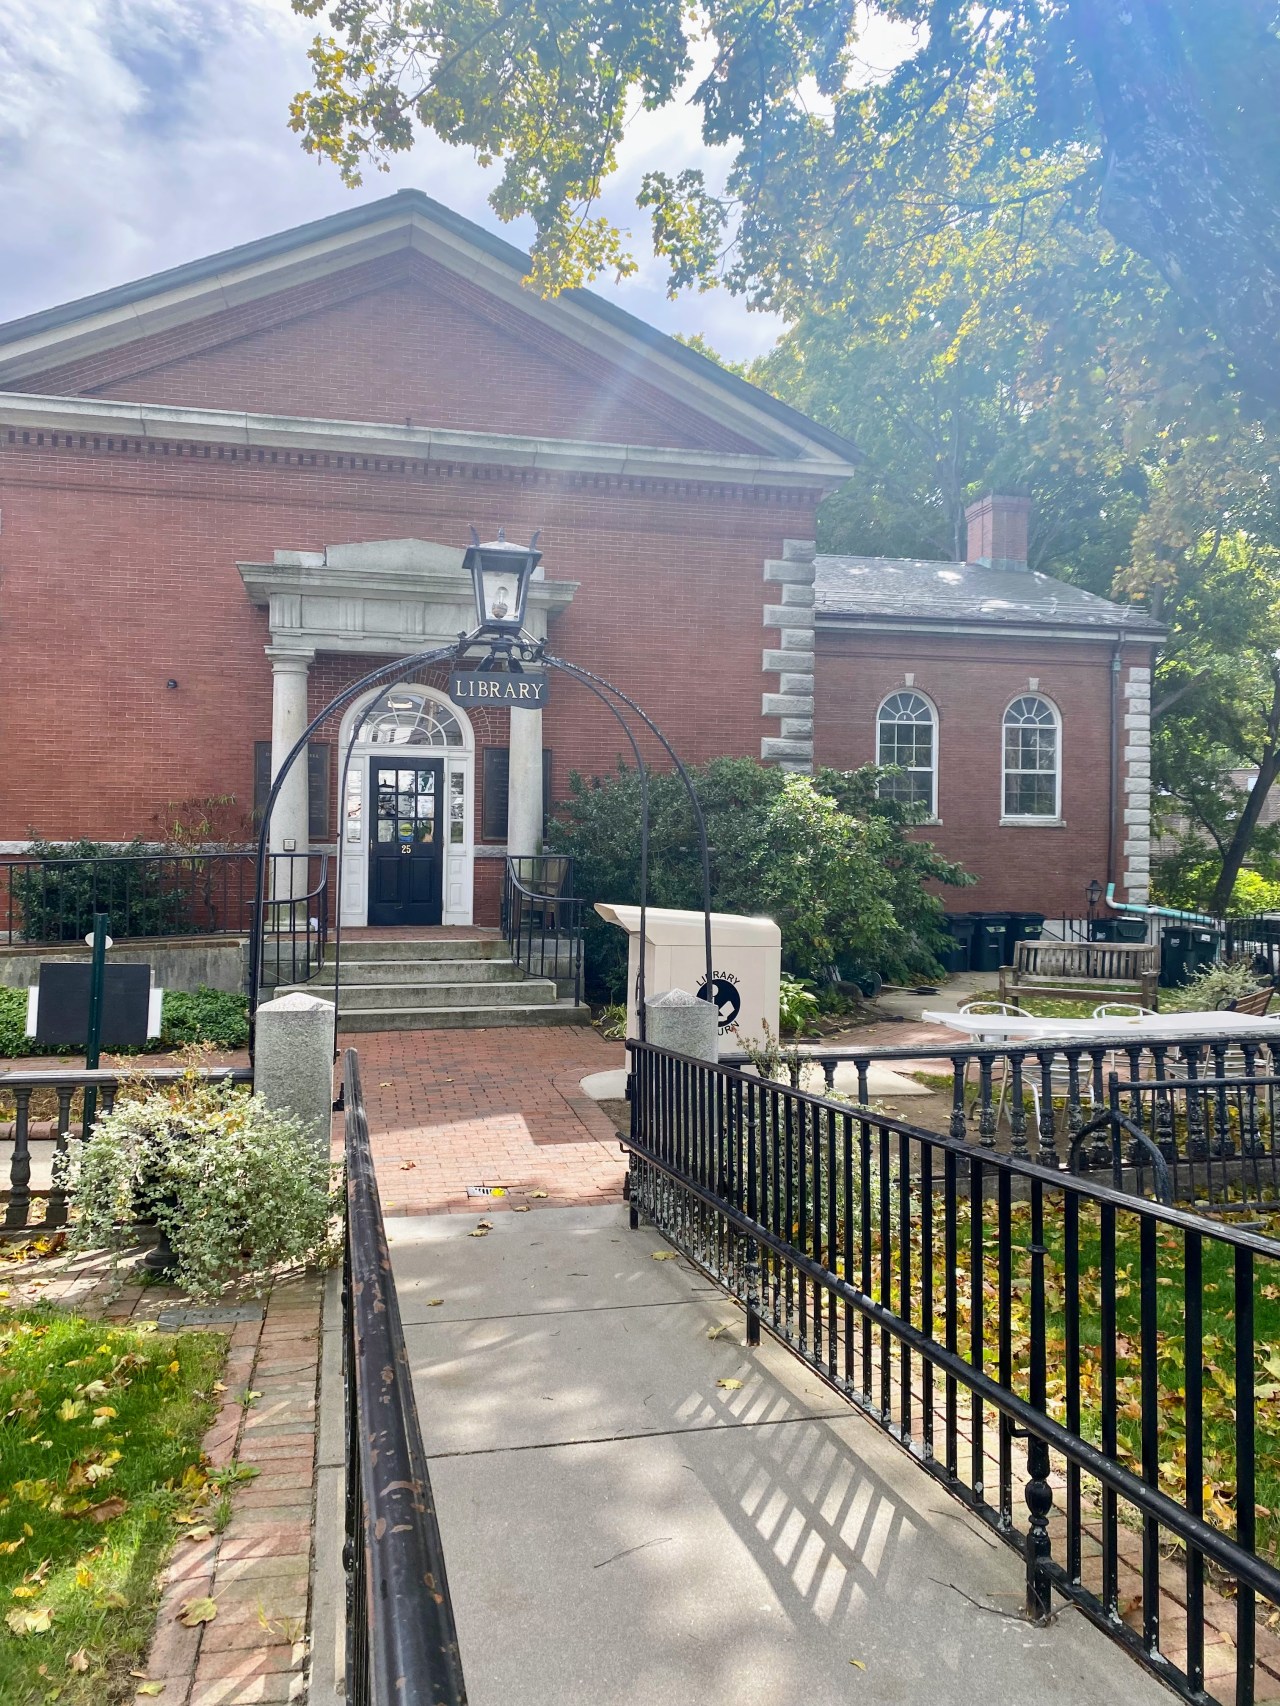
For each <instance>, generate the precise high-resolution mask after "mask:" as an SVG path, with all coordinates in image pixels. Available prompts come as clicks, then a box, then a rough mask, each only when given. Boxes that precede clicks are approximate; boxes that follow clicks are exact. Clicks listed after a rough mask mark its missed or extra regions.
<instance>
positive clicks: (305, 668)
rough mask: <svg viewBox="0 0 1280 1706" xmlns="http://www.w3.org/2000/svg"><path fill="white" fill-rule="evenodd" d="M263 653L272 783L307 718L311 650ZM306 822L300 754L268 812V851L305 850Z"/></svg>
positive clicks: (304, 769)
mask: <svg viewBox="0 0 1280 1706" xmlns="http://www.w3.org/2000/svg"><path fill="white" fill-rule="evenodd" d="M267 656H268V657H269V658H270V659H271V780H272V781H273V782H274V781H275V779H276V777H277V776H278V775H279V773H280V769H281V766H282V765H283V764H284V761H285V759H286V758H287V757H288V756H289V753H290V752H291V751H292V749H293V746H294V743H295V742H296V741H297V739H298V737H299V735H301V734H302V732H303V730H304V729H305V728H306V726H307V723H308V720H309V719H308V717H307V676H308V673H309V671H310V669H311V660H312V658H313V657H314V656H315V653H314V652H300V651H289V650H286V649H284V648H282V647H280V646H268V647H267ZM307 822H308V818H307V759H306V754H305V753H304V754H302V756H301V757H299V758H298V759H297V761H296V762H295V764H294V766H293V769H292V770H291V771H290V772H289V775H288V777H287V778H286V780H285V784H284V786H283V788H281V790H280V797H279V799H277V801H276V805H275V810H274V811H273V812H272V814H271V851H272V852H273V853H305V852H306V851H307V848H308V846H309V836H308V834H307ZM304 887H305V885H304Z"/></svg>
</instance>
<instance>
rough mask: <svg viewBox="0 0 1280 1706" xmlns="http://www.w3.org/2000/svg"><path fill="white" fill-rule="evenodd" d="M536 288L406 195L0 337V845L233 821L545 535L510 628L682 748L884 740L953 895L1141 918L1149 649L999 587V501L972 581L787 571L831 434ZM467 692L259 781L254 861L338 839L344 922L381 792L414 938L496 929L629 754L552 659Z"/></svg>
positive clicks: (344, 730)
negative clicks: (573, 798)
mask: <svg viewBox="0 0 1280 1706" xmlns="http://www.w3.org/2000/svg"><path fill="white" fill-rule="evenodd" d="M527 270H528V259H527V257H526V256H524V255H522V254H521V253H520V252H519V251H517V250H515V249H513V248H512V247H511V246H510V245H508V244H506V243H504V242H502V241H501V240H500V239H498V238H496V237H494V236H492V235H491V234H490V233H488V232H486V231H484V230H482V229H481V228H480V227H478V226H476V225H474V224H472V223H471V222H470V221H468V220H465V219H463V218H461V217H459V216H458V215H457V214H454V213H452V212H451V211H450V210H448V209H447V208H444V207H442V206H440V205H439V204H438V203H435V202H433V201H431V200H430V199H429V198H428V197H426V196H424V195H422V194H421V193H419V192H417V191H402V192H400V193H399V194H397V195H394V196H390V197H387V198H385V199H383V200H381V201H375V202H371V203H366V204H364V205H362V206H360V207H357V208H351V209H348V210H346V211H344V212H342V213H340V214H337V215H335V216H333V217H332V218H330V219H325V220H320V221H317V222H315V223H313V224H310V225H305V226H302V227H299V228H298V229H296V230H293V231H288V232H284V233H281V234H279V235H276V236H272V237H268V238H265V239H262V240H260V241H258V242H254V243H249V244H246V245H244V246H242V247H240V248H238V249H233V250H229V251H227V252H225V253H223V254H219V255H214V256H210V257H208V258H206V259H204V260H200V261H196V262H193V263H191V264H190V265H188V266H184V267H179V268H176V269H174V270H173V271H171V272H168V273H162V274H159V275H157V276H155V277H152V278H149V279H144V280H141V281H139V282H137V283H135V284H130V285H124V286H121V287H119V288H117V289H113V290H108V291H104V292H102V293H101V294H99V295H97V296H93V297H89V298H86V299H84V300H82V301H79V302H75V303H71V304H69V305H66V306H64V307H58V308H52V309H49V310H47V311H45V312H43V313H39V314H34V315H30V316H28V317H27V318H25V319H23V320H19V321H14V322H12V323H10V324H8V325H5V326H0V660H2V661H3V666H4V670H5V675H6V679H7V680H9V681H10V682H11V683H13V682H22V683H23V684H24V685H23V688H22V691H21V692H20V693H11V695H10V696H9V697H8V699H7V702H6V762H5V765H4V769H3V775H2V776H0V840H3V841H4V843H5V846H6V848H7V849H8V850H10V851H19V850H21V849H22V848H23V847H25V845H26V844H27V839H28V837H29V835H30V834H31V833H32V832H33V831H35V832H38V833H39V834H40V835H43V836H46V837H50V838H54V839H61V840H69V839H72V838H75V837H79V836H86V837H90V838H93V839H95V840H101V841H108V842H112V841H115V842H124V841H127V840H129V839H130V838H131V837H133V836H135V835H141V836H143V837H144V838H146V837H148V836H154V835H155V833H156V829H157V824H158V821H160V820H161V819H162V817H163V815H164V813H165V810H166V807H171V806H172V805H173V803H174V802H180V801H184V800H206V799H212V798H225V797H226V796H234V798H235V800H236V802H237V803H238V804H239V806H241V807H243V808H244V810H245V814H246V816H247V815H248V813H249V812H250V811H251V810H252V808H253V807H254V805H255V803H260V801H261V798H262V795H263V792H264V790H265V787H267V786H269V783H270V780H271V777H272V775H273V774H274V772H275V771H276V770H277V769H278V767H279V765H280V762H281V760H282V758H283V755H284V753H285V752H286V751H287V750H288V748H289V747H290V745H291V744H292V743H293V742H294V741H295V740H296V739H297V737H298V735H299V734H300V733H301V731H302V730H303V729H304V728H305V727H306V724H307V722H308V720H309V719H310V718H311V717H313V716H314V715H315V714H316V713H317V712H318V711H319V710H320V709H321V708H322V707H323V706H324V705H325V704H326V703H327V702H328V701H329V699H331V698H332V697H333V695H334V694H335V692H337V691H338V690H339V689H340V688H342V687H343V686H345V685H347V684H349V683H351V682H353V681H354V680H356V679H357V678H358V677H359V676H360V675H362V674H364V673H365V672H367V671H368V670H369V669H371V668H373V667H374V666H375V665H377V664H379V663H382V662H391V661H392V660H394V659H396V658H399V657H408V656H410V655H412V654H413V653H416V652H420V651H424V650H426V649H428V648H429V647H431V646H434V645H444V644H447V643H449V642H450V641H452V640H453V639H455V638H456V636H457V635H458V633H459V632H461V631H465V630H466V629H468V628H469V627H470V626H471V625H472V621H473V610H472V599H471V591H470V587H469V585H468V582H467V579H466V577H465V575H464V574H463V571H462V554H463V550H464V548H465V543H466V541H467V539H468V538H469V537H470V529H471V528H472V526H474V527H476V528H477V530H478V531H479V533H480V535H481V537H484V538H491V537H493V536H494V533H495V530H496V529H497V528H498V527H499V526H503V527H505V529H506V536H507V537H508V538H509V539H528V538H529V537H531V536H532V534H533V533H534V532H535V531H537V530H540V531H541V550H542V553H543V557H542V563H541V565H540V567H539V568H538V570H537V571H536V575H535V579H534V581H533V584H532V587H531V591H530V597H529V607H528V615H527V626H528V628H529V630H530V631H531V632H532V633H533V634H534V635H535V636H536V637H537V638H540V639H542V638H545V639H547V640H548V642H549V643H550V649H551V650H552V651H553V652H554V653H556V654H557V655H559V656H561V657H564V658H568V659H570V660H572V661H573V662H575V663H577V664H581V665H583V666H585V667H586V668H587V669H589V670H591V671H593V672H594V673H596V674H598V675H600V676H603V677H605V678H606V679H608V680H611V681H614V682H616V683H617V684H618V686H620V687H621V688H622V689H623V690H624V691H625V692H627V693H628V694H630V695H631V696H632V697H633V698H634V699H636V700H637V701H638V702H639V703H640V704H641V705H643V706H644V707H645V708H646V709H647V710H649V711H650V712H651V713H652V714H653V715H655V716H656V717H657V719H658V721H659V722H660V723H661V724H662V725H663V727H664V728H665V729H666V731H667V732H668V734H669V735H670V736H671V738H672V739H673V741H674V742H675V744H676V746H677V748H678V749H679V751H680V753H681V756H682V757H683V758H684V759H686V760H687V761H689V762H693V763H698V762H702V761H705V760H707V759H709V758H712V757H715V756H718V755H722V754H727V755H735V756H750V757H754V758H758V759H759V758H763V759H764V760H766V761H769V762H776V763H778V764H780V765H782V766H784V767H787V768H791V769H798V770H809V769H811V768H812V767H813V766H814V764H815V763H817V764H834V765H837V766H840V767H843V768H851V767H854V766H856V765H861V764H865V763H870V762H873V761H875V760H876V759H877V758H878V757H884V756H885V753H886V752H887V751H890V750H892V751H893V752H894V753H896V754H897V755H898V757H899V759H900V758H902V757H904V756H905V757H908V758H911V759H913V761H914V762H913V764H912V765H911V766H910V767H909V768H908V772H907V781H906V783H904V784H903V785H904V786H908V787H910V788H912V789H914V790H916V791H917V794H918V797H922V798H923V797H925V795H926V794H927V796H928V801H929V804H930V808H931V810H930V816H931V818H932V820H933V821H931V822H930V824H929V826H928V827H927V828H926V829H925V830H924V831H923V833H925V834H927V835H929V836H930V837H931V838H932V839H934V840H935V841H936V842H937V843H938V844H939V846H940V847H941V849H942V850H943V851H944V852H945V853H947V854H948V855H950V856H954V857H957V858H960V859H962V860H963V862H964V863H965V864H966V865H967V866H968V867H969V868H970V869H971V870H972V871H974V872H975V873H976V874H977V875H978V876H979V878H980V883H979V886H978V887H977V888H975V889H972V890H968V891H966V892H965V895H964V897H963V899H962V901H961V902H960V904H962V905H964V906H965V907H977V908H984V909H985V908H988V907H999V906H1002V905H1004V906H1026V907H1038V908H1040V909H1042V910H1045V911H1048V912H1078V911H1079V910H1080V893H1081V892H1082V891H1083V888H1084V886H1085V884H1087V882H1088V881H1089V879H1090V878H1091V877H1094V876H1097V877H1100V878H1106V877H1108V876H1113V877H1114V879H1115V880H1116V882H1117V886H1118V893H1119V894H1120V896H1121V897H1122V898H1129V899H1143V898H1145V896H1146V892H1147V877H1148V869H1149V867H1148V857H1149V855H1148V851H1147V849H1148V847H1149V842H1150V832H1149V809H1150V782H1149V745H1150V734H1149V717H1150V670H1151V664H1152V656H1153V648H1154V646H1155V644H1156V643H1157V642H1158V640H1159V638H1160V633H1159V630H1158V629H1157V628H1156V627H1155V625H1154V624H1153V623H1151V622H1150V621H1149V620H1148V619H1147V618H1145V617H1143V616H1141V615H1139V614H1138V613H1135V612H1133V611H1126V610H1124V609H1122V608H1121V607H1119V606H1116V605H1110V604H1107V603H1106V601H1105V600H1101V599H1094V600H1089V599H1088V598H1087V595H1085V594H1081V593H1078V592H1076V591H1075V590H1074V589H1073V588H1070V587H1067V586H1064V585H1063V584H1062V583H1059V582H1046V581H1045V579H1044V577H1041V576H1035V575H1032V574H1030V573H1028V571H1027V570H1026V567H1025V556H1026V517H1025V513H1022V514H1021V515H1019V513H1018V512H1017V511H1016V509H1010V508H1009V505H1010V503H1014V504H1015V505H1016V501H1017V500H1007V499H1002V498H1000V497H999V496H996V497H993V498H991V499H989V500H985V506H978V507H979V513H978V514H977V515H976V516H975V520H974V544H973V545H972V546H971V552H970V555H971V557H973V561H972V562H970V563H969V564H962V565H946V564H937V563H930V564H921V565H904V564H896V565H895V564H885V563H883V562H882V560H879V559H856V558H823V557H821V556H816V555H815V551H814V547H813V545H812V543H811V541H812V540H813V538H814V536H815V531H816V530H815V515H816V511H817V508H818V505H819V504H820V502H821V500H822V499H823V497H824V496H826V494H827V493H829V492H831V491H833V490H835V489H836V488H837V487H839V486H841V485H843V484H844V483H845V482H846V481H847V480H848V479H849V478H850V477H851V476H853V475H854V474H855V473H856V469H857V466H858V463H859V460H860V458H859V453H858V451H857V449H856V447H855V446H854V445H853V444H851V443H850V442H848V441H847V440H845V439H843V438H841V437H839V436H838V435H836V434H835V433H832V432H831V431H829V430H828V429H826V428H824V427H822V426H820V425H818V424H816V423H814V422H812V421H809V420H808V419H806V418H805V417H804V416H803V415H801V414H799V413H798V412H797V411H795V410H794V409H791V408H789V407H788V406H786V405H785V404H783V403H781V402H778V401H777V400H776V399H774V398H772V397H770V396H768V395H767V394H765V393H764V392H762V391H760V390H758V389H757V388H755V387H753V386H751V385H750V384H748V383H747V382H746V381H744V380H742V379H740V378H739V377H738V376H737V375H735V374H732V373H729V372H728V371H726V370H724V369H722V368H720V367H719V366H717V365H716V364H715V363H714V362H712V361H709V360H707V359H705V358H704V357H702V356H701V355H698V354H697V353H695V352H694V351H692V350H689V349H687V348H685V347H684V346H682V345H680V344H679V343H677V342H675V341H674V340H673V339H670V338H668V337H666V336H664V335H662V334H660V333H658V332H656V331H654V330H653V329H652V328H650V327H648V326H645V325H643V324H642V323H641V322H639V321H637V320H635V319H633V318H632V317H631V316H629V315H627V314H625V313H623V312H621V311H620V310H618V309H617V308H615V307H614V306H613V305H611V304H610V303H608V302H606V301H604V300H602V299H601V298H598V297H596V296H594V295H592V294H591V293H589V292H587V291H582V290H572V291H569V292H567V293H566V294H565V295H564V296H562V297H561V298H559V299H557V300H554V301H544V300H542V299H541V298H539V297H538V296H537V295H536V294H534V293H532V292H530V291H529V290H527V289H526V288H525V287H524V286H523V284H522V282H521V281H522V279H523V278H524V276H525V275H526V273H527ZM946 571H951V578H950V579H948V578H947V574H946ZM979 583H980V584H979ZM462 675H463V672H455V674H454V678H453V680H452V681H451V679H450V672H449V670H448V669H447V668H443V667H442V668H438V669H433V670H430V671H427V672H425V673H423V674H422V675H421V676H420V677H419V678H418V679H415V680H414V681H411V682H406V683H405V684H404V686H403V687H401V688H398V689H394V690H391V691H389V692H383V693H381V694H371V695H368V696H366V698H365V699H364V700H361V701H358V702H356V703H355V704H354V705H352V706H351V707H350V708H349V710H348V711H347V712H346V713H345V714H344V715H342V716H340V717H334V718H332V719H331V720H330V723H329V724H327V725H326V726H324V727H323V728H322V729H321V730H320V731H319V732H318V734H317V736H316V739H315V743H314V746H313V750H312V753H311V755H310V756H311V762H310V763H308V764H306V765H301V764H300V765H298V766H297V767H295V770H294V772H293V774H292V775H291V777H290V780H289V783H288V785H287V786H286V788H285V789H284V790H283V792H282V794H281V797H280V800H279V802H278V804H277V807H276V810H275V813H274V814H273V820H272V846H273V848H274V849H275V850H277V851H284V850H291V849H305V848H307V847H310V848H312V849H313V850H316V851H320V850H324V849H328V850H330V851H332V850H334V849H336V847H337V845H338V842H339V837H342V838H343V843H344V851H345V858H344V871H343V892H342V894H341V896H340V897H339V905H340V908H341V916H342V919H343V921H344V922H345V923H348V924H361V923H364V922H365V921H366V919H367V918H368V911H369V888H370V883H371V881H372V875H371V873H372V870H373V867H374V864H375V863H376V860H375V857H374V855H375V853H376V849H377V846H378V844H379V838H380V837H382V836H384V835H385V834H386V832H387V831H388V830H390V831H391V834H392V835H394V834H395V833H396V829H395V816H396V813H397V812H398V811H399V809H400V806H401V804H402V803H403V801H404V800H405V799H411V800H412V801H413V813H414V817H413V824H414V829H413V833H414V835H415V836H418V837H420V838H421V839H422V840H423V841H424V844H426V845H429V846H430V847H432V848H433V849H434V850H435V852H436V854H437V856H438V858H439V861H440V873H439V876H440V880H439V883H438V892H439V912H440V919H439V921H440V922H443V923H446V924H470V923H473V922H474V923H482V924H483V923H493V922H496V920H497V914H498V906H499V898H500V891H501V879H502V856H503V855H504V854H505V853H507V852H511V853H515V854H524V853H530V852H534V851H536V850H537V849H538V848H539V846H540V845H541V841H542V836H543V830H544V813H545V809H546V805H547V803H548V802H554V801H555V800H556V799H557V798H560V797H563V795H564V794H565V793H566V792H567V788H568V780H569V776H570V773H571V772H573V771H578V772H580V773H582V774H583V775H587V776H590V775H603V774H605V773H607V772H609V771H610V770H612V769H613V768H614V767H615V765H616V763H617V760H618V758H619V757H621V756H624V754H623V752H622V743H621V740H620V736H619V734H618V731H617V729H616V727H615V726H614V725H613V723H612V720H611V719H610V718H608V717H607V716H604V715H603V714H602V713H601V711H600V709H599V707H598V706H597V704H596V702H595V701H594V700H593V699H592V697H591V696H590V694H589V693H588V692H587V691H586V690H585V689H584V688H583V687H582V686H581V685H580V684H577V683H575V682H573V681H571V680H570V679H568V678H567V677H559V676H557V677H556V678H555V680H554V685H553V689H552V690H550V691H548V690H546V688H545V686H544V687H543V688H542V689H541V690H540V696H539V697H537V698H535V699H531V698H530V697H528V696H525V695H523V694H521V693H520V692H519V691H518V689H513V684H515V683H518V682H519V680H520V678H519V677H518V676H515V675H512V676H502V675H495V676H490V677H489V683H490V685H489V686H488V687H486V689H485V690H484V691H481V688H482V686H483V685H484V683H483V681H482V678H481V677H480V676H474V677H471V678H469V680H468V685H469V686H470V687H471V689H472V690H471V691H470V692H469V693H467V692H463V693H460V692H459V691H457V688H458V685H459V682H460V680H461V679H462ZM493 683H500V684H501V687H500V690H499V691H497V692H494V691H493V688H492V684H493ZM528 685H529V686H530V687H532V686H533V680H532V679H528ZM904 695H906V696H907V697H903V696H904ZM890 700H893V701H894V706H893V710H892V713H891V714H890V713H887V712H886V706H887V705H888V704H889V702H890ZM886 717H889V721H886ZM1011 717H1012V718H1013V721H1012V722H1010V721H1009V719H1010V718H1011ZM913 719H914V720H913ZM353 734H355V736H356V739H355V744H354V747H353V748H352V760H351V765H350V769H349V771H348V774H347V778H346V784H345V788H343V787H341V785H340V774H339V772H340V767H341V760H342V755H343V754H345V752H346V751H347V749H348V745H349V743H350V741H351V737H352V735H353ZM1010 752H1012V753H1013V754H1014V757H1015V759H1016V762H1015V763H1013V765H1012V767H1011V764H1010V761H1009V753H1010ZM1046 754H1047V755H1049V756H1050V757H1051V758H1052V767H1051V768H1050V769H1044V768H1040V769H1039V771H1037V766H1038V765H1040V766H1042V765H1043V762H1044V759H1045V755H1046ZM51 784H52V785H51ZM340 795H341V797H340ZM255 796H256V801H255ZM388 802H393V803H392V804H388ZM1010 806H1011V807H1012V808H1014V809H1012V810H1010V809H1008V808H1009V807H1010Z"/></svg>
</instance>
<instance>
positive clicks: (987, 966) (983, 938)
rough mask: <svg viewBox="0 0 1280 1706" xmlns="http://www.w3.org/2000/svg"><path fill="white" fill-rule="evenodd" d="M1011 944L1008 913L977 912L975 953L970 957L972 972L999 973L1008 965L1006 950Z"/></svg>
mask: <svg viewBox="0 0 1280 1706" xmlns="http://www.w3.org/2000/svg"><path fill="white" fill-rule="evenodd" d="M1008 942H1009V914H1008V913H1007V912H976V913H974V915H973V952H972V954H971V955H970V957H969V970H970V971H999V970H1000V967H1001V966H1003V965H1007V964H1008V960H1007V959H1006V957H1005V956H1006V950H1007V948H1008Z"/></svg>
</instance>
